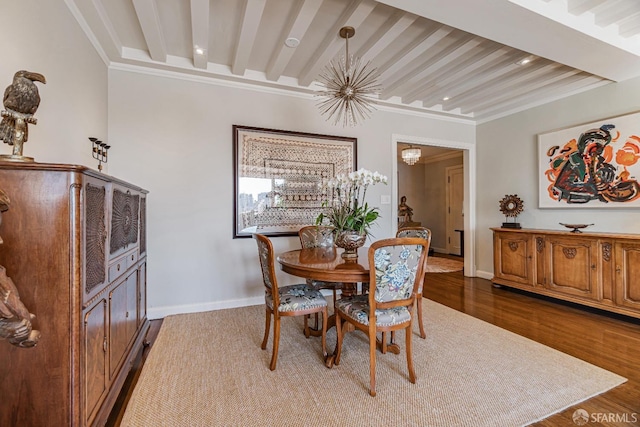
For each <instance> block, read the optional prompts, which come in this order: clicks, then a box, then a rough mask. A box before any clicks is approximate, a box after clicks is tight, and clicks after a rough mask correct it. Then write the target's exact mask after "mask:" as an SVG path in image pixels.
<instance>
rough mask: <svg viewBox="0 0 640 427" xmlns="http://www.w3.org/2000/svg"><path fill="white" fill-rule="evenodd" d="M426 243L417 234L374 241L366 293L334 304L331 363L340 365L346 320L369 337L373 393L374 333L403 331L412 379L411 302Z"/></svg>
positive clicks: (412, 378)
mask: <svg viewBox="0 0 640 427" xmlns="http://www.w3.org/2000/svg"><path fill="white" fill-rule="evenodd" d="M427 251H428V243H427V241H426V240H424V239H420V238H417V237H404V238H398V237H396V238H392V239H384V240H378V241H376V242H374V243H372V244H371V246H370V247H369V253H368V261H369V294H368V295H355V296H347V297H343V298H340V299H339V300H338V301H336V304H335V313H336V335H337V342H336V350H335V364H336V365H339V364H340V355H341V352H342V340H343V337H344V334H343V332H342V322H343V321H345V322H348V323H349V324H351V325H353V326H354V327H355V329H359V330H361V331H363V332H364V333H366V334H367V335H368V336H369V363H370V367H369V377H370V386H369V394H370V395H371V396H375V395H376V379H375V377H376V353H377V350H376V347H377V345H376V341H377V334H378V333H382V334H383V341H384V340H385V339H386V338H385V335H384V334H386V333H389V332H390V333H395V331H399V330H402V329H404V330H405V334H406V339H405V344H406V345H405V346H404V347H405V348H406V352H407V369H408V371H409V381H411V382H412V383H415V382H416V374H415V370H414V368H413V356H412V354H411V335H412V334H413V333H412V331H411V326H412V325H413V314H412V311H413V303H414V301H415V292H416V289H417V287H418V282H419V280H420V279H421V278H422V274H423V273H422V271H423V269H424V264H425V262H424V258H425V256H426V254H427Z"/></svg>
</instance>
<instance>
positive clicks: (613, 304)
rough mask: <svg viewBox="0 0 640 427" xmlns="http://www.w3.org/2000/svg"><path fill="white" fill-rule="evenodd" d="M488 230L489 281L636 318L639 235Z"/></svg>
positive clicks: (639, 305)
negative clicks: (491, 267) (491, 269)
mask: <svg viewBox="0 0 640 427" xmlns="http://www.w3.org/2000/svg"><path fill="white" fill-rule="evenodd" d="M492 230H493V264H494V274H495V276H494V277H493V278H492V279H491V280H492V281H493V282H494V283H496V284H499V285H506V286H511V287H515V288H519V289H523V290H527V291H531V292H536V293H539V294H542V295H546V296H550V297H554V298H559V299H562V300H567V301H571V302H574V303H579V304H584V305H588V306H590V307H595V308H599V309H603V310H609V311H612V312H615V313H618V314H623V315H626V316H632V317H637V318H640V279H638V277H639V276H638V274H639V273H640V268H639V267H638V264H639V262H640V235H637V234H614V233H573V232H569V231H555V230H527V229H520V230H511V229H509V230H505V229H503V228H492Z"/></svg>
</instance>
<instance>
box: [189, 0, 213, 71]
mask: <svg viewBox="0 0 640 427" xmlns="http://www.w3.org/2000/svg"><path fill="white" fill-rule="evenodd" d="M191 41H192V43H193V66H194V67H196V68H200V69H203V70H205V69H206V68H207V63H208V62H209V0H191ZM197 49H201V51H202V53H198V52H197V51H196V50H197Z"/></svg>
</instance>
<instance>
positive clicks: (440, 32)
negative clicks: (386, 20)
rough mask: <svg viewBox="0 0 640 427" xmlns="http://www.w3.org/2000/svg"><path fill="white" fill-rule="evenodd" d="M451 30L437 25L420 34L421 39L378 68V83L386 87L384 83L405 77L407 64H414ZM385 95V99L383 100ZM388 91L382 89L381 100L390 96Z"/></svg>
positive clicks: (451, 29)
mask: <svg viewBox="0 0 640 427" xmlns="http://www.w3.org/2000/svg"><path fill="white" fill-rule="evenodd" d="M452 31H453V28H450V27H445V26H442V25H437V26H435V27H431V28H430V29H428V30H427V31H425V32H424V33H423V34H422V37H419V38H417V39H416V40H419V42H418V43H414V44H411V45H409V46H407V48H406V49H403V50H401V51H400V52H398V53H397V54H396V55H394V56H393V58H391V59H390V60H389V61H387V62H386V63H385V64H383V65H382V66H380V67H379V68H378V71H379V72H380V81H382V84H383V85H386V84H387V83H385V82H387V81H388V82H395V81H398V80H399V79H401V78H403V76H405V75H406V69H407V68H408V66H409V64H411V63H414V64H415V62H414V61H416V60H417V59H418V58H419V57H420V56H421V55H422V54H424V53H425V52H427V51H428V50H429V49H431V48H432V47H433V46H435V45H436V44H437V43H438V42H441V41H442V40H444V39H445V38H446V37H447V36H448V35H449V34H450V33H451V32H452ZM385 93H386V94H387V97H386V98H385ZM388 93H389V91H388V90H387V89H384V90H383V91H382V93H381V94H380V96H381V97H382V98H383V99H388V98H389V97H390V96H391V95H389V94H388Z"/></svg>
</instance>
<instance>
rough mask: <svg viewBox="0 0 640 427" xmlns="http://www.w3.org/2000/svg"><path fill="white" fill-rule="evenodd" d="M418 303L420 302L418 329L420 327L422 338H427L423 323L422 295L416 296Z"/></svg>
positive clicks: (418, 305) (418, 307)
mask: <svg viewBox="0 0 640 427" xmlns="http://www.w3.org/2000/svg"><path fill="white" fill-rule="evenodd" d="M416 301H417V302H418V304H416V305H417V307H416V309H417V310H418V327H420V338H422V339H425V338H427V334H426V333H425V332H424V323H422V294H416Z"/></svg>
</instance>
